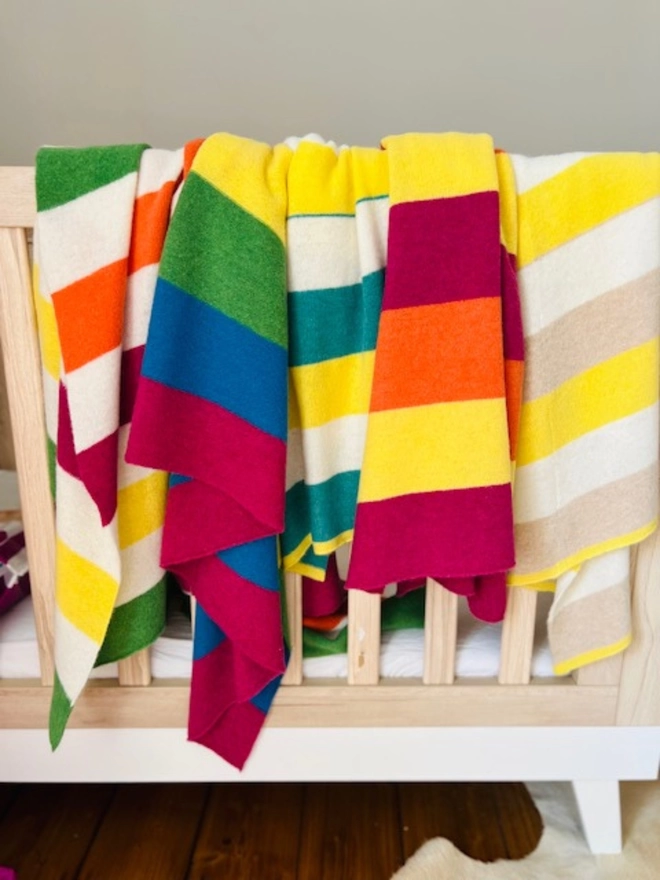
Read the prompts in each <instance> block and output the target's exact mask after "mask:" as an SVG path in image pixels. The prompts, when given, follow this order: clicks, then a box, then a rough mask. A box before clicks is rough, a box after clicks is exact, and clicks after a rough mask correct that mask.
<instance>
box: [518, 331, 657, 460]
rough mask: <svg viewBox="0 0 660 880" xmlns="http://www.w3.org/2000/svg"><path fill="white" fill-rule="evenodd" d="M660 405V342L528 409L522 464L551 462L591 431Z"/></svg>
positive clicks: (583, 377) (583, 376)
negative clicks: (659, 354)
mask: <svg viewBox="0 0 660 880" xmlns="http://www.w3.org/2000/svg"><path fill="white" fill-rule="evenodd" d="M657 400H658V340H657V338H656V339H652V340H650V341H649V342H645V343H643V344H642V345H639V346H637V347H636V348H633V349H630V351H626V352H623V354H619V355H616V356H615V357H613V358H610V359H609V360H607V361H604V362H603V363H602V364H598V366H596V367H592V368H591V369H590V370H585V372H583V373H580V374H579V375H578V376H575V377H574V378H572V379H569V380H568V381H567V382H564V383H563V384H562V385H560V386H559V387H558V388H556V389H555V390H554V391H551V392H550V393H549V394H544V395H543V397H539V398H537V399H536V400H531V401H528V402H527V403H524V404H523V407H522V413H521V420H520V439H519V446H518V455H517V465H518V467H522V466H523V465H526V464H531V463H532V462H534V461H538V460H539V459H542V458H546V457H548V456H549V455H552V453H553V452H556V451H557V450H558V449H560V448H561V447H562V446H565V445H566V444H567V443H570V442H571V441H572V440H577V438H578V437H582V436H583V435H584V434H587V433H589V431H594V430H596V428H601V427H603V426H604V425H607V424H609V423H611V422H615V421H617V420H618V419H622V418H624V417H625V416H629V415H632V414H633V413H636V412H639V411H640V410H642V409H645V408H646V407H648V406H652V405H653V404H654V403H655V402H656V401H657Z"/></svg>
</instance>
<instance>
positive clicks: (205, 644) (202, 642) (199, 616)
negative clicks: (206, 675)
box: [193, 601, 227, 660]
mask: <svg viewBox="0 0 660 880" xmlns="http://www.w3.org/2000/svg"><path fill="white" fill-rule="evenodd" d="M226 638H227V636H226V635H225V634H224V632H223V631H222V630H221V629H220V627H219V626H218V625H217V623H214V621H213V620H212V619H211V618H210V617H209V616H208V614H207V613H206V611H204V609H203V608H202V605H201V603H200V602H199V601H198V602H197V613H196V614H195V637H194V640H193V660H201V659H202V658H203V657H206V656H207V654H210V653H211V651H214V650H215V649H216V648H217V647H218V645H221V644H222V643H223V642H224V640H225V639H226Z"/></svg>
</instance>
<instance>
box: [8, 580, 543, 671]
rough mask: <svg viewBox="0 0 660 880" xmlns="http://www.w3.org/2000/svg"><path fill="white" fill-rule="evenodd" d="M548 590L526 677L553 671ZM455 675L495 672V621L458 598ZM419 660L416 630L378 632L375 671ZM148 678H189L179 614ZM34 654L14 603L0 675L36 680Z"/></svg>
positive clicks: (324, 661)
mask: <svg viewBox="0 0 660 880" xmlns="http://www.w3.org/2000/svg"><path fill="white" fill-rule="evenodd" d="M551 599H552V597H551V595H550V594H541V595H540V596H539V602H538V613H537V622H536V633H535V647H534V654H533V659H532V675H533V676H535V677H539V678H547V677H551V676H552V675H553V671H552V658H551V655H550V649H549V646H548V641H547V634H546V626H545V621H546V619H547V614H548V609H549V605H550V602H551ZM459 608H460V610H459V619H458V639H457V651H456V675H457V677H459V678H491V677H494V676H496V675H497V673H498V670H499V658H500V641H501V634H502V626H501V624H497V625H488V624H484V623H481V622H480V621H478V620H475V619H474V618H472V616H471V615H470V614H469V612H468V610H467V607H466V606H465V604H464V600H460V604H459ZM423 662H424V633H423V631H422V630H420V629H403V630H397V631H393V632H386V633H383V636H382V640H381V666H380V668H381V675H382V676H383V677H385V678H420V677H421V675H422V669H423ZM151 667H152V672H153V676H154V678H190V675H191V670H192V641H191V634H190V623H189V621H187V620H186V619H185V618H183V617H182V616H177V615H175V616H173V617H172V618H171V619H170V621H169V623H168V626H167V628H166V630H165V632H164V634H163V635H162V636H161V637H160V638H159V639H157V641H156V642H155V644H154V645H153V647H152V649H151ZM303 674H304V677H305V678H346V674H347V657H346V654H334V655H329V656H326V657H310V658H306V659H305V660H304V665H303ZM93 676H94V677H95V678H112V677H116V676H117V666H116V664H108V665H106V666H101V667H99V668H98V669H96V670H94V673H93ZM38 677H39V656H38V651H37V640H36V634H35V627H34V613H33V610H32V602H31V600H30V599H26V600H25V601H23V602H21V603H20V604H18V605H17V606H16V607H15V608H13V609H12V610H11V611H9V612H8V613H7V614H6V615H4V617H2V618H0V678H38Z"/></svg>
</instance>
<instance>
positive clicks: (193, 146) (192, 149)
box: [183, 138, 206, 177]
mask: <svg viewBox="0 0 660 880" xmlns="http://www.w3.org/2000/svg"><path fill="white" fill-rule="evenodd" d="M205 140H206V138H197V140H194V141H188V143H187V144H186V145H185V146H184V148H183V176H184V177H186V175H187V174H188V172H189V171H190V166H191V165H192V163H193V161H194V159H195V156H196V155H197V150H199V148H200V147H201V146H202V144H203V143H204V141H205Z"/></svg>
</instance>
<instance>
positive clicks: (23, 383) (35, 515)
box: [0, 228, 55, 685]
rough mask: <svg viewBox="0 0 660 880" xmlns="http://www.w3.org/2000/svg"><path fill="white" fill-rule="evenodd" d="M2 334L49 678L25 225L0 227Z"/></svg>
mask: <svg viewBox="0 0 660 880" xmlns="http://www.w3.org/2000/svg"><path fill="white" fill-rule="evenodd" d="M0 339H1V341H2V356H3V360H4V367H5V376H6V380H7V397H8V399H9V407H10V413H11V424H12V434H13V438H14V448H15V450H16V468H17V471H18V488H19V492H20V496H21V508H22V518H23V528H24V531H25V543H26V547H27V553H28V559H29V564H30V583H31V587H32V602H33V606H34V616H35V623H36V630H37V641H38V645H39V663H40V667H41V681H42V683H43V684H45V685H50V684H52V683H53V677H54V666H53V631H54V617H55V602H54V597H55V517H54V511H53V503H52V500H51V495H50V484H49V478H48V463H47V457H46V426H45V419H44V410H43V406H40V405H39V404H38V402H39V401H41V400H43V389H42V379H41V359H40V356H39V347H38V342H37V328H36V320H35V314H34V306H33V304H32V286H31V280H30V264H29V259H28V249H27V237H26V234H25V230H24V229H19V228H15V229H5V228H0Z"/></svg>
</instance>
